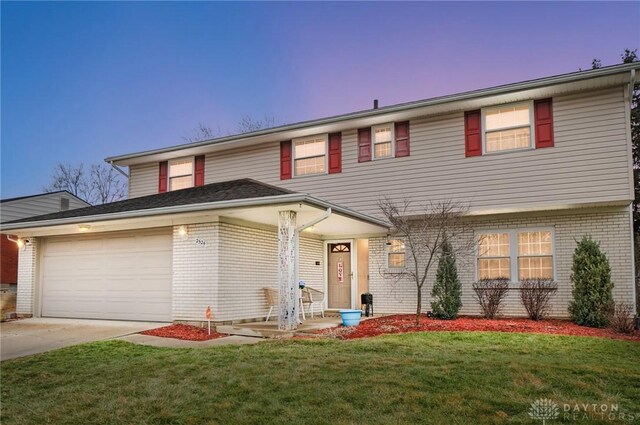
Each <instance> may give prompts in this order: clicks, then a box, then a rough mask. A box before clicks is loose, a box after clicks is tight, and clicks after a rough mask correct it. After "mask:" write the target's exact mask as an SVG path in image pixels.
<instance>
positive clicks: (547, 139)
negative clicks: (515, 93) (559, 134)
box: [534, 99, 554, 149]
mask: <svg viewBox="0 0 640 425" xmlns="http://www.w3.org/2000/svg"><path fill="white" fill-rule="evenodd" d="M534 114H535V126H536V127H535V129H536V149H539V148H550V147H553V144H554V142H553V102H552V100H551V99H542V100H536V101H535V102H534Z"/></svg>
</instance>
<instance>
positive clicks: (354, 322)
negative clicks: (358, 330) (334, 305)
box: [340, 310, 362, 326]
mask: <svg viewBox="0 0 640 425" xmlns="http://www.w3.org/2000/svg"><path fill="white" fill-rule="evenodd" d="M361 316H362V311H360V310H340V317H341V318H342V324H343V325H344V326H358V325H359V324H360V317H361Z"/></svg>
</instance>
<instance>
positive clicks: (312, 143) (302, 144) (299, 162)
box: [293, 135, 327, 176]
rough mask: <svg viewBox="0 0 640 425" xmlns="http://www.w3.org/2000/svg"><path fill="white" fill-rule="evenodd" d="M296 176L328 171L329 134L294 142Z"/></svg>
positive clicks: (294, 169)
mask: <svg viewBox="0 0 640 425" xmlns="http://www.w3.org/2000/svg"><path fill="white" fill-rule="evenodd" d="M293 156H294V161H293V171H294V175H295V176H306V175H311V174H325V173H326V172H327V136H326V135H323V136H313V137H306V138H302V139H298V140H294V142H293Z"/></svg>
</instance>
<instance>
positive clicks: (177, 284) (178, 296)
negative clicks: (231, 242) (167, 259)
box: [173, 223, 220, 321]
mask: <svg viewBox="0 0 640 425" xmlns="http://www.w3.org/2000/svg"><path fill="white" fill-rule="evenodd" d="M180 227H181V226H174V227H173V320H185V321H189V320H192V321H198V320H203V319H204V313H205V310H206V308H207V306H211V309H212V310H213V311H214V313H215V312H216V311H217V310H218V301H219V300H218V293H217V283H218V251H219V241H220V224H219V223H204V224H190V225H187V226H185V228H186V229H187V234H186V235H182V234H181V233H180Z"/></svg>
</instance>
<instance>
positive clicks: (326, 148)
mask: <svg viewBox="0 0 640 425" xmlns="http://www.w3.org/2000/svg"><path fill="white" fill-rule="evenodd" d="M310 139H324V173H313V174H303V175H301V176H299V175H297V174H296V159H305V158H315V157H318V156H320V155H311V156H302V157H300V158H297V157H296V142H304V141H307V140H310ZM291 158H292V160H291V176H292V177H293V178H297V179H303V178H305V177H313V176H323V175H325V174H329V133H325V134H316V135H315V136H307V137H298V138H297V139H293V140H292V141H291Z"/></svg>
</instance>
